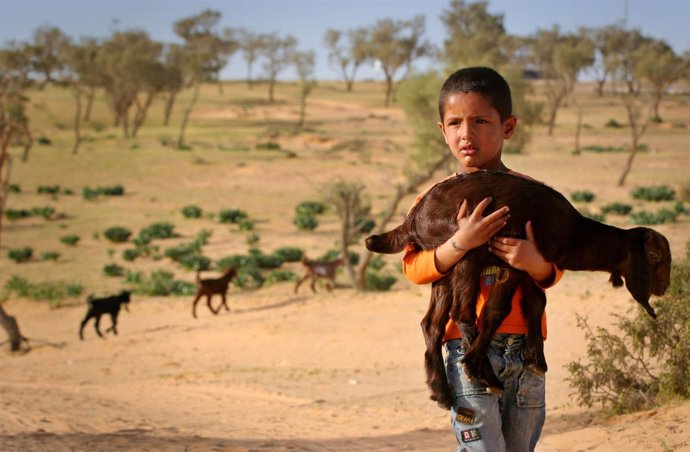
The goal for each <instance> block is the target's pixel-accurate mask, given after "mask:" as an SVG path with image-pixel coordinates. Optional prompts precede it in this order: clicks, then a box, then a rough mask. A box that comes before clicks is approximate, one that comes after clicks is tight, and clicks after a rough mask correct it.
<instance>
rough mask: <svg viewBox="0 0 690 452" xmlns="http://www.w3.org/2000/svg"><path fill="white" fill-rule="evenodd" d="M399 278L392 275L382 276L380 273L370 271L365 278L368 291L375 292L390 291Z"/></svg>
mask: <svg viewBox="0 0 690 452" xmlns="http://www.w3.org/2000/svg"><path fill="white" fill-rule="evenodd" d="M395 281H397V278H396V277H395V276H392V275H382V274H380V273H378V272H374V271H368V272H367V274H366V278H365V285H366V289H367V290H369V291H374V292H385V291H387V290H390V288H391V286H393V284H395Z"/></svg>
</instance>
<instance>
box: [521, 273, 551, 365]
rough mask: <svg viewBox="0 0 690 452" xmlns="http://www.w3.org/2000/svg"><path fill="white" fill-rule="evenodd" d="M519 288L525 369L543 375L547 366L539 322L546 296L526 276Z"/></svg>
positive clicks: (544, 306)
mask: <svg viewBox="0 0 690 452" xmlns="http://www.w3.org/2000/svg"><path fill="white" fill-rule="evenodd" d="M520 286H521V287H522V301H521V305H520V307H521V308H522V314H523V315H524V316H525V320H526V323H527V341H526V343H525V348H524V351H523V359H524V363H525V367H528V368H530V369H531V370H532V371H534V372H536V373H540V374H544V373H545V372H546V371H547V366H546V357H545V356H544V335H543V332H542V330H541V320H542V316H543V315H544V309H545V308H546V295H545V294H544V291H543V290H542V289H540V288H539V287H538V286H537V285H536V283H535V282H534V281H533V280H532V279H531V278H530V277H529V276H527V275H525V276H524V278H523V281H522V284H521V285H520Z"/></svg>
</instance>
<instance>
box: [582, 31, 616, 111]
mask: <svg viewBox="0 0 690 452" xmlns="http://www.w3.org/2000/svg"><path fill="white" fill-rule="evenodd" d="M618 30H619V27H618V26H616V25H609V26H606V27H603V28H589V29H585V33H586V34H587V35H588V36H589V39H590V40H591V41H592V44H593V45H594V52H595V60H594V64H593V65H592V66H590V68H591V69H592V72H594V77H595V80H596V84H597V95H598V96H599V97H602V96H603V95H604V86H605V85H606V81H607V80H609V79H610V78H611V77H612V76H613V71H614V70H615V67H614V64H612V61H613V56H612V55H613V53H614V51H615V49H614V48H613V45H612V43H613V37H614V36H615V35H616V33H617V32H618Z"/></svg>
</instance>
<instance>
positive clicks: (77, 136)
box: [72, 88, 82, 155]
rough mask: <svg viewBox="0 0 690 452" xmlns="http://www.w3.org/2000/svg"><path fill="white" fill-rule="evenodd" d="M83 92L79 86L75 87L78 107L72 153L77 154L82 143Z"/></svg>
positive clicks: (75, 115)
mask: <svg viewBox="0 0 690 452" xmlns="http://www.w3.org/2000/svg"><path fill="white" fill-rule="evenodd" d="M81 94H82V93H81V90H80V89H79V88H74V102H75V104H76V109H75V112H74V145H73V146H72V155H77V152H79V146H80V145H81Z"/></svg>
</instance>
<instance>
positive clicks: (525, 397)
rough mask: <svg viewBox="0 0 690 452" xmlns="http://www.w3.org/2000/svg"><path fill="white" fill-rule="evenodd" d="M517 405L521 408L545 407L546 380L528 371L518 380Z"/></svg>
mask: <svg viewBox="0 0 690 452" xmlns="http://www.w3.org/2000/svg"><path fill="white" fill-rule="evenodd" d="M516 399H517V405H518V406H519V407H521V408H541V407H543V406H544V405H546V402H545V399H546V379H545V378H544V375H539V374H537V373H535V372H532V371H531V370H529V369H525V370H523V371H522V375H520V378H519V380H518V387H517V394H516Z"/></svg>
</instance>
